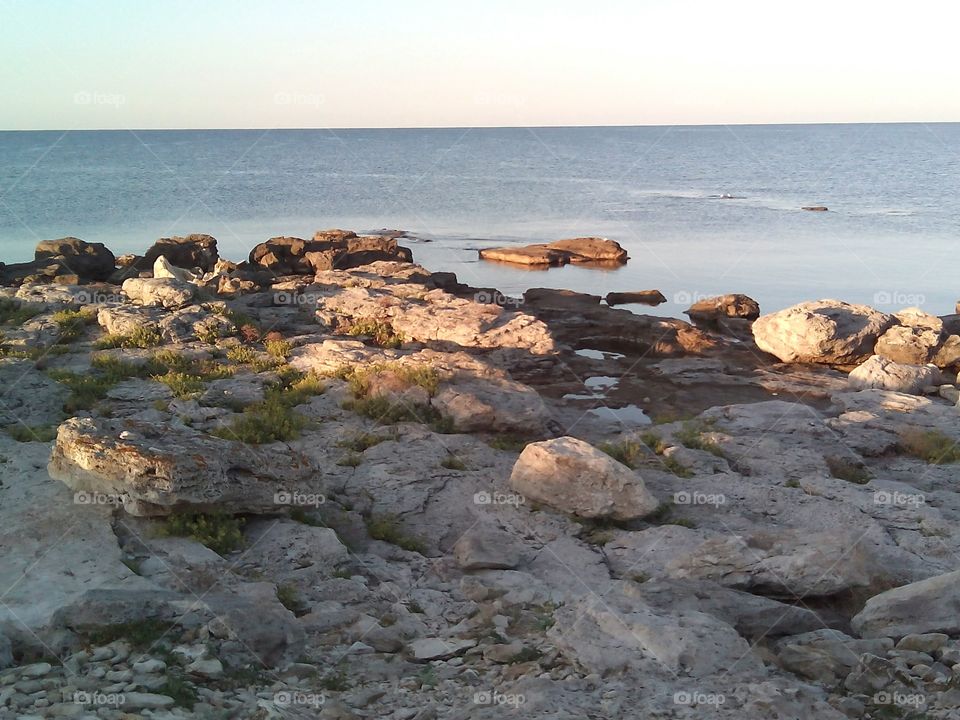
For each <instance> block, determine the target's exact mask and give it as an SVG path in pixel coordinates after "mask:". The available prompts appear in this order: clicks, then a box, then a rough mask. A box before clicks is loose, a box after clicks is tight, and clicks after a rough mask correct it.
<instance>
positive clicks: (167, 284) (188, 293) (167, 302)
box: [122, 278, 197, 310]
mask: <svg viewBox="0 0 960 720" xmlns="http://www.w3.org/2000/svg"><path fill="white" fill-rule="evenodd" d="M122 290H123V292H124V294H125V295H126V296H127V297H129V298H130V300H132V301H133V302H135V303H137V304H139V305H143V306H145V307H156V306H160V307H164V308H167V309H168V310H169V309H176V308H181V307H184V306H185V305H188V304H189V303H190V302H191V301H192V300H193V296H194V294H195V293H196V290H197V288H196V286H194V285H191V284H189V283H185V282H182V281H180V280H174V279H171V278H129V279H127V280H124V281H123V286H122Z"/></svg>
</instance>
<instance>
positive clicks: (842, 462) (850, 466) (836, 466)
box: [826, 457, 870, 485]
mask: <svg viewBox="0 0 960 720" xmlns="http://www.w3.org/2000/svg"><path fill="white" fill-rule="evenodd" d="M826 461H827V467H828V468H829V469H830V474H831V475H833V476H834V477H835V478H838V479H840V480H846V481H847V482H852V483H856V484H857V485H865V484H866V483H868V482H870V473H869V472H868V471H867V469H866V468H865V467H863V465H860V464H858V463H855V462H852V461H850V460H847V459H846V458H842V457H827V458H826Z"/></svg>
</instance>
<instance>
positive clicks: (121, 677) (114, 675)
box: [106, 670, 133, 683]
mask: <svg viewBox="0 0 960 720" xmlns="http://www.w3.org/2000/svg"><path fill="white" fill-rule="evenodd" d="M106 679H107V680H109V681H110V682H115V683H119V682H122V683H128V682H130V680H131V679H133V671H132V670H111V671H110V672H108V673H107V677H106Z"/></svg>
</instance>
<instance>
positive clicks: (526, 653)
mask: <svg viewBox="0 0 960 720" xmlns="http://www.w3.org/2000/svg"><path fill="white" fill-rule="evenodd" d="M542 657H543V651H542V650H539V649H537V648H532V647H525V648H523V649H522V650H520V652H518V653H516V654H515V655H514V656H513V657H511V658H510V659H509V660H507V663H508V664H509V665H516V664H518V663H527V662H534V661H535V660H539V659H540V658H542Z"/></svg>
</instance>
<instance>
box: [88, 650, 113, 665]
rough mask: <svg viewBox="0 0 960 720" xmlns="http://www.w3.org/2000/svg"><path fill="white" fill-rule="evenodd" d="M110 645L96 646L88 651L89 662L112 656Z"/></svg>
mask: <svg viewBox="0 0 960 720" xmlns="http://www.w3.org/2000/svg"><path fill="white" fill-rule="evenodd" d="M113 653H114V650H113V648H112V647H98V648H94V649H93V650H92V651H91V652H90V662H102V661H104V660H109V659H110V658H112V657H113Z"/></svg>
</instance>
